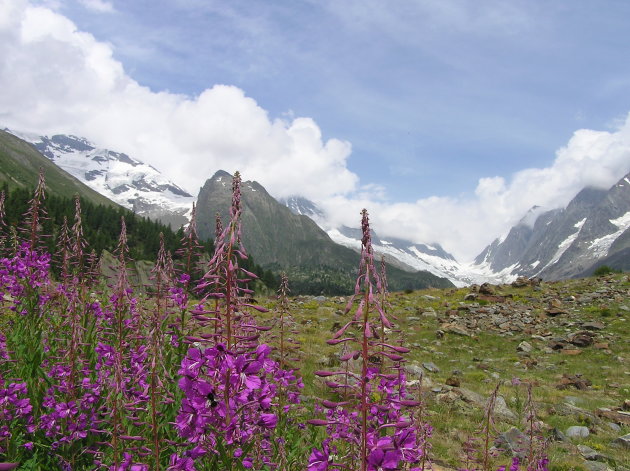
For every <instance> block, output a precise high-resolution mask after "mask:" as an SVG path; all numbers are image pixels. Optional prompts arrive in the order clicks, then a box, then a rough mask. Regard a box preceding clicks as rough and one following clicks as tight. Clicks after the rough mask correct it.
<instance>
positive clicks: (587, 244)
mask: <svg viewBox="0 0 630 471" xmlns="http://www.w3.org/2000/svg"><path fill="white" fill-rule="evenodd" d="M530 213H531V214H528V215H526V217H525V218H523V220H521V221H520V222H519V224H517V225H516V226H514V227H513V228H512V229H511V230H510V232H509V233H508V234H507V236H506V237H504V238H500V239H497V240H495V241H494V242H493V243H492V244H491V245H489V246H488V247H486V248H485V249H484V251H483V252H482V253H481V254H479V255H478V256H477V258H476V259H475V262H476V264H477V265H478V266H479V267H486V268H487V269H489V270H490V271H493V272H499V271H502V272H503V273H509V274H510V275H512V276H517V275H521V276H528V277H531V276H541V277H542V278H544V279H549V280H557V279H562V278H570V277H575V276H580V275H587V274H590V273H591V272H592V271H593V270H594V269H595V268H596V267H597V266H599V265H602V264H606V265H610V266H611V267H613V268H619V269H628V268H630V174H628V175H626V176H625V177H623V178H622V179H621V180H619V182H617V183H616V184H615V185H613V186H612V187H611V188H610V189H609V190H608V191H606V190H601V189H596V188H585V189H583V190H582V191H580V192H579V193H578V194H577V195H576V196H575V198H573V200H571V202H570V203H569V204H568V205H567V207H566V208H564V209H554V210H551V211H545V212H542V213H541V212H540V210H539V209H538V208H535V209H533V211H531V212H530Z"/></svg>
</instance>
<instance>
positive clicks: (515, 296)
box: [269, 275, 630, 470]
mask: <svg viewBox="0 0 630 471" xmlns="http://www.w3.org/2000/svg"><path fill="white" fill-rule="evenodd" d="M606 290H608V291H607V292H608V293H609V294H610V292H614V293H615V294H614V295H612V296H610V297H607V296H606V295H602V296H601V297H599V298H596V297H595V298H594V299H593V300H592V301H588V297H590V294H588V296H587V293H597V292H598V291H599V292H600V293H603V292H606ZM499 291H500V292H501V293H502V294H506V295H508V296H510V295H511V296H512V298H511V299H510V298H508V300H507V301H506V302H505V303H502V306H507V308H508V310H510V309H512V310H513V311H515V312H516V311H519V310H520V311H525V312H530V313H531V315H532V316H533V317H534V319H535V321H534V328H533V330H532V329H530V330H529V331H528V329H525V330H523V331H521V332H499V331H498V330H496V329H488V330H485V331H484V330H479V331H475V330H474V329H470V331H471V333H472V334H473V335H472V336H470V337H465V336H459V335H453V334H449V333H446V334H445V335H444V336H443V337H442V338H438V336H436V333H437V334H438V335H439V332H438V330H440V329H443V324H444V323H445V322H447V321H449V316H452V315H453V314H452V313H451V314H449V313H448V311H450V310H457V309H458V308H460V310H459V311H457V312H458V314H457V316H460V317H461V318H462V319H466V318H467V316H469V317H470V316H474V314H471V313H470V312H469V311H465V310H462V307H463V306H466V305H467V306H473V307H475V304H471V303H470V302H464V297H465V295H466V294H467V293H468V292H469V291H468V289H446V290H436V289H434V290H424V291H416V292H414V293H411V294H403V293H393V294H392V295H391V296H390V301H391V307H390V309H389V312H390V313H391V314H392V315H395V316H396V317H397V318H398V320H399V321H398V325H399V327H400V328H401V330H402V332H404V339H405V341H404V344H405V345H407V346H409V347H411V348H412V352H411V353H410V354H408V356H407V358H408V363H409V364H417V365H420V364H422V363H423V362H433V363H434V364H435V365H437V366H438V367H439V369H440V371H439V372H437V373H430V372H429V373H426V374H427V376H428V377H429V378H430V379H431V381H432V383H433V386H432V387H430V388H427V390H426V392H425V395H424V397H425V401H426V404H427V407H428V414H429V421H430V423H431V424H432V425H433V426H434V437H433V439H432V444H433V451H432V456H433V458H434V459H435V460H436V461H437V462H438V463H441V464H442V465H445V466H451V467H453V466H456V464H457V457H458V455H460V451H461V446H462V444H463V442H464V441H465V440H466V439H467V437H468V435H469V434H473V435H475V434H476V429H477V427H478V426H479V425H480V423H481V420H482V409H481V407H479V406H475V405H473V404H470V403H466V402H465V401H462V400H461V399H456V400H452V395H450V394H449V391H450V390H454V391H457V388H451V387H449V386H446V385H445V382H446V380H447V378H449V377H451V376H453V371H454V370H459V372H460V373H459V375H458V376H457V377H458V378H459V380H460V381H461V385H460V387H461V388H466V389H469V390H472V391H474V392H477V393H479V394H481V395H482V396H483V397H484V398H487V397H488V395H489V394H490V393H491V391H492V390H493V389H494V387H495V386H496V384H497V383H498V382H499V381H502V382H503V386H502V387H501V389H500V395H502V396H503V397H504V398H505V400H506V402H507V405H508V407H509V408H510V409H511V410H512V411H513V412H515V413H519V412H520V413H521V414H522V403H523V401H524V392H525V391H524V389H523V388H520V389H521V391H520V393H519V395H517V394H516V391H517V388H515V387H514V386H512V385H511V383H510V381H511V379H512V378H520V379H521V380H524V381H531V382H533V383H534V385H535V387H534V399H535V401H536V405H537V409H538V415H539V418H540V419H542V421H543V422H544V429H545V435H546V436H548V435H549V433H550V431H551V429H552V428H554V427H555V428H557V429H559V430H560V431H562V432H564V431H565V430H566V429H567V427H569V426H571V425H586V426H588V427H589V428H590V429H591V435H590V436H589V437H587V438H582V439H579V440H573V441H572V442H569V443H563V442H552V443H551V445H550V448H549V454H550V457H551V459H552V464H553V466H552V467H551V468H550V469H552V470H553V469H556V470H565V469H566V470H569V469H575V470H583V469H586V468H585V467H583V465H584V460H583V459H582V458H581V457H580V456H579V454H578V451H577V448H576V445H578V444H584V445H588V446H589V447H591V448H593V449H595V450H598V451H600V452H603V453H605V454H606V455H608V456H610V457H611V458H613V459H614V460H615V461H616V463H617V465H623V466H625V467H628V466H630V454H629V453H627V451H624V450H623V449H620V448H617V447H613V446H611V444H610V443H611V441H612V440H613V439H615V438H617V437H619V436H621V435H624V434H627V433H629V432H630V426H627V425H626V426H622V429H621V431H620V432H615V431H613V430H612V429H611V428H610V426H608V425H607V424H606V422H607V421H605V420H604V421H602V422H601V423H600V422H599V419H598V418H597V417H595V416H594V415H592V414H594V413H595V412H596V410H597V409H598V408H600V407H608V408H613V407H616V406H620V405H621V404H622V403H623V401H624V399H629V398H630V370H629V369H628V366H627V365H628V363H627V361H628V358H630V343H629V342H628V330H627V325H628V320H627V319H628V318H629V316H630V312H629V310H630V281H629V279H628V275H616V276H615V277H612V278H611V277H608V278H600V279H595V278H586V279H579V280H569V281H563V282H557V283H544V284H543V285H542V286H541V287H540V288H537V289H536V288H531V287H528V288H513V287H511V286H502V287H500V288H499ZM569 296H576V297H577V300H576V301H565V302H564V304H563V309H565V310H566V312H565V313H564V314H561V315H559V316H558V317H550V316H548V315H547V314H546V313H545V309H546V308H547V307H548V300H549V299H563V298H565V299H566V298H567V297H569ZM581 296H584V297H581ZM581 299H583V300H585V302H581V301H580V300H581ZM480 304H481V306H478V307H477V309H480V308H481V309H483V308H485V309H490V308H492V307H498V305H496V304H493V303H488V304H487V305H485V303H483V302H482V303H480ZM344 306H345V298H343V297H331V298H328V299H327V301H325V302H321V303H318V302H316V301H315V300H314V299H313V298H309V297H302V298H295V299H293V301H292V313H293V315H294V318H295V320H296V322H297V324H298V330H299V334H298V335H297V338H298V339H299V340H301V342H302V345H301V350H302V354H303V356H304V359H303V361H301V369H302V374H303V376H304V379H305V384H306V389H305V394H306V395H307V396H309V397H311V398H315V397H317V396H321V395H325V394H327V391H326V388H324V387H322V386H321V382H320V381H318V380H317V379H316V378H315V377H314V376H313V371H315V370H317V369H322V368H324V369H325V368H330V367H333V366H335V365H338V364H339V362H338V360H337V355H338V353H339V348H337V347H332V346H329V345H326V343H325V341H326V340H327V339H329V338H331V337H332V332H331V331H334V330H336V328H338V327H339V323H341V325H343V324H344V323H345V322H346V321H347V319H346V318H345V317H344V316H343V315H342V312H343V309H344ZM269 307H273V302H270V306H269ZM429 310H433V311H434V312H435V317H433V316H432V315H426V314H423V313H424V312H426V311H429ZM451 312H452V311H451ZM270 315H272V314H270ZM467 320H468V321H472V320H473V319H470V318H469V319H467ZM588 321H599V322H602V323H603V324H604V325H605V328H604V329H603V330H602V331H599V332H596V342H607V343H608V345H609V348H608V349H601V348H596V347H594V346H589V347H585V348H580V349H579V350H580V354H578V355H567V354H562V353H559V352H556V351H554V352H549V351H548V350H547V351H546V352H545V347H547V346H548V342H549V340H550V339H552V338H554V337H561V336H565V337H566V336H567V334H568V333H569V332H575V331H579V330H581V328H580V326H581V323H583V322H588ZM540 333H544V334H545V335H544V336H538V335H539V334H540ZM523 340H526V341H527V342H529V343H530V344H532V346H533V347H534V349H533V351H532V352H531V353H530V354H529V355H524V354H519V352H517V346H518V345H519V343H520V342H522V341H523ZM533 360H535V361H533ZM564 373H566V374H571V375H574V374H580V375H582V377H583V378H586V379H589V380H590V381H591V382H592V386H590V387H589V388H588V389H586V390H584V391H578V390H577V389H575V388H569V389H564V390H561V389H558V388H557V387H556V385H557V384H558V383H559V381H560V379H561V378H562V375H563V374H564ZM433 388H439V389H441V391H440V392H435V391H432V389H433ZM436 390H437V389H436ZM519 401H520V402H519ZM567 403H568V404H571V403H575V406H577V407H578V408H580V409H582V410H583V412H582V411H577V412H576V411H574V412H573V413H567V410H566V409H567V407H570V406H566V404H567ZM512 426H517V427H518V428H519V429H520V430H523V429H524V427H523V426H522V425H519V424H518V423H517V422H516V421H513V420H512V421H510V420H507V421H501V420H498V423H497V426H496V428H497V430H498V431H506V430H507V429H509V428H510V427H512ZM477 435H478V433H477ZM505 461H506V458H505V457H503V458H502V460H501V463H503V464H504V463H505ZM493 469H495V468H493Z"/></svg>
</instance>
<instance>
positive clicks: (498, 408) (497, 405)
mask: <svg viewBox="0 0 630 471" xmlns="http://www.w3.org/2000/svg"><path fill="white" fill-rule="evenodd" d="M493 412H494V413H495V414H496V415H497V416H499V417H502V418H504V419H509V420H516V419H517V417H516V414H515V413H514V412H512V411H511V410H510V409H509V408H508V406H507V404H506V403H505V399H504V398H503V396H497V399H496V401H495V402H494V410H493Z"/></svg>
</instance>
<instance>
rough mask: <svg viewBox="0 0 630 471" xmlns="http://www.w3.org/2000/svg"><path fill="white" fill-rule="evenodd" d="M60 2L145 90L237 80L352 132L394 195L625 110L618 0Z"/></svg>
mask: <svg viewBox="0 0 630 471" xmlns="http://www.w3.org/2000/svg"><path fill="white" fill-rule="evenodd" d="M111 5H112V6H113V9H114V11H113V12H110V13H109V14H103V13H102V12H99V11H98V10H94V9H89V8H86V7H85V6H84V5H83V4H80V3H72V2H68V3H64V4H63V5H62V7H61V9H60V11H61V12H62V13H64V14H65V15H67V16H68V17H69V18H71V19H72V20H73V21H74V22H75V23H76V24H77V25H78V27H79V28H80V29H83V30H86V31H89V32H91V33H92V34H94V36H95V37H96V38H97V39H99V40H103V41H108V42H110V43H112V44H113V46H114V50H115V56H116V58H117V59H119V60H120V61H121V62H122V63H123V64H124V66H125V69H126V71H127V72H128V73H129V74H130V75H131V76H132V77H133V78H134V79H136V80H137V81H139V82H140V83H141V84H143V85H147V86H149V87H150V88H151V89H152V90H153V91H161V90H169V91H171V92H175V93H182V94H186V95H193V96H194V95H197V94H199V93H201V92H202V91H203V90H204V89H206V88H208V87H210V86H212V85H213V84H216V83H218V84H230V85H236V86H237V87H239V88H241V89H242V90H244V91H245V93H246V94H247V95H248V96H251V97H253V98H254V99H255V100H256V101H257V102H258V104H259V105H260V106H261V107H263V108H264V109H266V110H267V111H268V112H269V113H270V115H271V116H272V117H279V116H283V115H284V114H285V113H290V112H292V113H293V114H294V115H295V116H308V117H312V118H313V119H314V120H315V121H316V122H317V123H318V124H319V126H320V127H321V129H322V132H323V135H324V136H325V137H335V138H339V139H344V140H348V141H350V142H351V143H352V155H351V157H350V158H349V160H348V167H349V169H350V170H352V171H353V172H355V173H356V174H357V175H359V177H360V178H361V180H362V181H365V182H366V183H377V184H380V185H383V186H385V187H386V189H387V193H388V195H389V197H391V198H392V199H393V200H403V201H413V200H415V199H417V198H420V197H427V196H430V195H434V194H445V195H449V194H457V193H460V192H472V191H473V190H474V188H475V186H476V184H477V180H478V179H479V178H481V177H485V176H489V175H495V174H496V175H509V174H511V173H513V172H515V171H517V170H520V169H522V168H524V167H530V166H534V167H542V166H545V165H547V164H549V163H550V162H551V161H552V160H553V158H554V153H555V151H556V150H557V149H558V148H559V147H560V146H562V145H563V144H565V143H566V141H567V140H568V139H569V138H570V136H571V134H572V133H573V131H575V130H576V129H579V128H582V127H586V128H591V129H609V128H610V127H611V126H612V125H613V123H614V120H615V119H618V118H621V117H624V116H625V115H626V114H627V112H628V110H629V109H630V49H629V48H628V36H629V33H628V31H630V2H627V1H604V2H602V1H575V0H571V1H554V2H548V1H531V0H529V1H510V2H505V1H479V2H471V1H450V0H446V1H384V0H377V1H370V0H367V1H366V0H358V1H330V2H329V1H264V2H259V1H230V2H215V1H194V0H193V1H183V0H182V1H137V0H134V1H132V2H112V3H111Z"/></svg>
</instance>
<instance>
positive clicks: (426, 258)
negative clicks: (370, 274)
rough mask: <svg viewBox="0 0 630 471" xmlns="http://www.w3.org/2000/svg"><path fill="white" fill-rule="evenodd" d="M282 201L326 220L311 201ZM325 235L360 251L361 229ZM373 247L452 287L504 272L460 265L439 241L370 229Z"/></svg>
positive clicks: (492, 280) (496, 279) (497, 279)
mask: <svg viewBox="0 0 630 471" xmlns="http://www.w3.org/2000/svg"><path fill="white" fill-rule="evenodd" d="M281 203H282V204H284V205H285V206H287V207H288V208H289V209H290V210H291V211H292V212H293V213H294V214H298V215H306V216H308V217H310V218H311V219H313V220H314V221H315V222H317V223H320V222H322V221H325V220H326V215H325V213H324V212H323V211H322V210H321V209H320V208H319V207H318V206H317V204H315V203H313V202H312V201H310V200H308V199H306V198H302V197H292V198H285V199H282V200H281ZM326 232H327V234H328V236H329V237H330V238H331V239H332V240H333V241H334V242H336V243H337V244H339V245H343V246H345V247H349V248H351V249H353V250H355V251H357V252H360V251H361V229H353V228H350V227H347V226H342V227H339V228H335V229H328V230H327V231H326ZM372 248H373V249H374V252H375V253H376V254H377V256H381V255H382V256H383V257H384V258H385V260H386V261H387V262H388V263H391V264H392V265H394V266H397V267H398V268H401V269H403V270H407V271H428V272H429V273H432V274H434V275H436V276H439V277H443V278H447V279H448V280H449V281H450V282H451V283H453V284H454V285H455V286H466V285H470V284H473V283H484V282H490V283H499V282H501V281H503V280H504V278H505V274H502V273H499V274H497V273H493V272H492V271H491V270H489V269H487V268H486V267H477V266H473V265H471V264H462V263H460V262H458V261H457V260H455V257H453V256H452V255H451V254H450V253H448V252H447V251H445V250H444V249H443V248H442V247H441V246H440V245H439V244H437V243H434V244H416V243H413V242H410V241H408V240H404V239H399V238H395V237H387V238H381V237H379V236H378V235H377V234H376V233H375V232H372Z"/></svg>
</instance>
